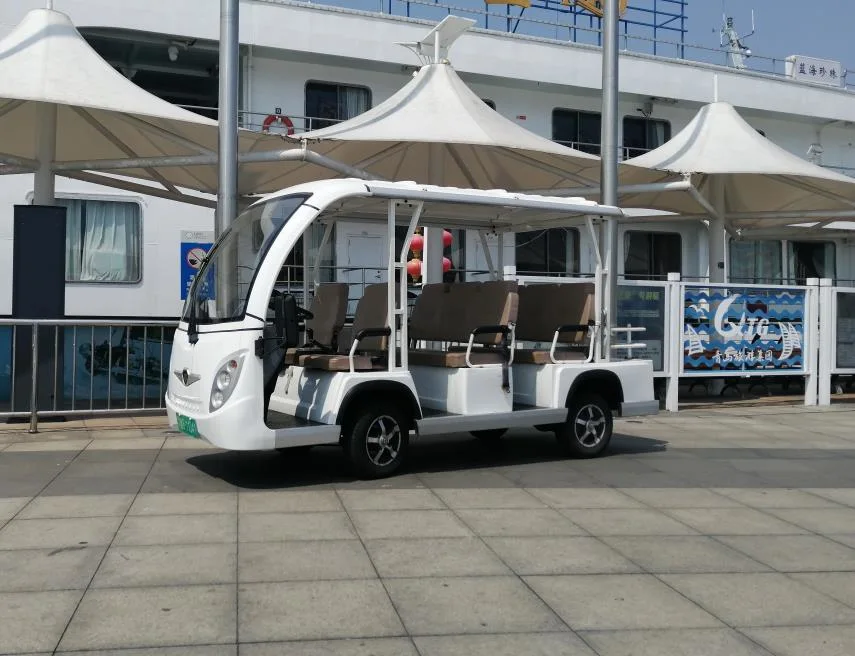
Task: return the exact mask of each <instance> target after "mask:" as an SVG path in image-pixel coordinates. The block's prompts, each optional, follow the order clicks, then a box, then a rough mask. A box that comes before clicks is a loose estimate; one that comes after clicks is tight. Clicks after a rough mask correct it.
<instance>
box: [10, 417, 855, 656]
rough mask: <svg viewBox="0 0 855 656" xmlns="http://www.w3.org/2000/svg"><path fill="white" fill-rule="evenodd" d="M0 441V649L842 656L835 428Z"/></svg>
mask: <svg viewBox="0 0 855 656" xmlns="http://www.w3.org/2000/svg"><path fill="white" fill-rule="evenodd" d="M24 428H25V427H24V426H21V425H14V424H12V425H2V424H0V654H53V653H57V654H71V653H75V654H90V655H91V654H113V655H116V656H148V655H150V654H164V655H166V656H169V655H172V654H176V655H177V654H189V655H190V656H208V655H217V656H220V655H223V656H225V655H229V656H237V654H238V653H239V654H241V655H244V654H248V655H250V656H265V655H270V656H272V655H274V654H275V655H277V656H279V655H286V656H287V655H292V654H293V655H297V654H299V655H300V656H320V655H332V654H335V655H336V656H338V655H342V656H369V655H374V656H399V655H402V656H406V655H417V654H420V655H421V656H458V655H459V656H464V655H465V656H480V655H489V656H505V655H513V656H518V655H526V654H540V655H543V656H593V655H599V656H630V655H632V656H670V655H674V656H760V655H765V656H769V655H770V654H774V655H776V656H819V655H821V656H851V655H852V654H855V407H853V406H846V405H841V406H834V407H832V408H831V409H828V410H815V409H814V410H809V409H805V408H798V407H789V406H778V407H765V408H764V407H738V408H730V409H706V410H690V411H686V412H681V413H679V414H677V415H667V414H664V413H663V414H661V415H659V416H657V417H654V418H645V419H639V420H621V421H619V422H617V424H616V431H617V436H616V437H615V439H614V441H613V448H612V451H611V453H610V454H609V455H608V456H607V457H603V458H599V459H596V460H567V459H564V458H562V457H561V456H560V455H559V453H558V451H557V448H556V446H555V444H554V441H553V440H552V439H551V437H550V436H549V435H545V434H542V433H536V432H534V433H531V432H526V431H520V432H514V433H512V434H509V435H508V436H507V437H506V438H505V439H504V440H502V442H501V443H499V444H485V443H483V442H481V441H478V440H475V439H473V438H471V437H469V436H468V435H453V436H448V437H444V438H442V439H440V440H436V441H430V442H427V441H425V442H424V443H420V444H417V445H415V446H414V448H413V449H412V452H411V453H412V462H411V464H410V466H409V467H408V469H407V471H406V472H404V473H402V474H401V475H400V476H397V477H394V478H391V479H386V480H382V481H374V482H366V481H357V480H354V479H353V478H352V477H351V476H350V475H349V473H348V470H347V467H346V464H345V462H344V459H343V458H342V456H341V454H340V453H339V451H338V450H337V449H336V448H332V447H330V448H327V447H324V448H317V449H314V450H313V451H311V452H309V453H308V454H307V455H304V456H300V457H287V456H283V455H281V454H278V453H275V452H272V453H268V452H263V453H225V452H222V451H219V450H217V449H213V448H210V447H208V446H206V445H205V444H203V443H200V442H199V441H195V440H191V439H188V438H185V437H182V436H179V435H176V434H174V433H172V432H170V431H168V430H167V428H166V427H165V423H164V420H163V418H161V417H140V418H131V419H128V418H125V419H99V420H87V421H78V422H68V423H53V424H43V425H42V432H41V433H39V434H37V435H29V434H27V433H26V432H25V430H24Z"/></svg>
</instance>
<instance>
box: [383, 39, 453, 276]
mask: <svg viewBox="0 0 855 656" xmlns="http://www.w3.org/2000/svg"><path fill="white" fill-rule="evenodd" d="M437 39H439V36H437ZM443 154H444V153H443V144H440V143H431V144H429V146H428V184H432V185H437V186H439V185H441V184H442V163H443ZM424 235H425V246H424V249H425V250H424V261H423V262H422V267H423V269H422V283H431V282H442V251H443V246H442V228H425V229H424ZM390 238H391V237H390Z"/></svg>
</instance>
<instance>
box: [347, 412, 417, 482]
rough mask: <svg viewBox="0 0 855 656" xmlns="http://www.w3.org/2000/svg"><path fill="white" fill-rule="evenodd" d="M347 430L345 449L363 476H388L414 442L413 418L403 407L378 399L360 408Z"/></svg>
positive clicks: (396, 469) (355, 468)
mask: <svg viewBox="0 0 855 656" xmlns="http://www.w3.org/2000/svg"><path fill="white" fill-rule="evenodd" d="M347 425H348V428H346V429H345V434H344V444H343V446H344V450H345V453H346V454H347V457H348V459H349V460H350V463H351V466H352V467H353V468H354V470H355V471H356V473H357V474H358V475H359V476H361V477H363V478H384V477H386V476H391V475H392V474H394V473H396V472H397V471H398V470H399V469H400V468H401V466H402V465H403V463H404V460H405V459H406V457H407V452H408V450H409V445H410V440H409V437H410V422H409V419H408V417H406V416H405V415H404V413H402V412H401V410H400V408H397V407H395V406H394V405H391V404H385V403H375V404H372V405H368V406H365V407H364V408H362V409H360V410H358V411H356V412H355V413H354V415H353V417H352V418H351V421H349V422H348V424H347Z"/></svg>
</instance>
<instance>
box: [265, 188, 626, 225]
mask: <svg viewBox="0 0 855 656" xmlns="http://www.w3.org/2000/svg"><path fill="white" fill-rule="evenodd" d="M299 193H311V194H312V200H311V201H310V204H311V205H313V206H316V207H319V208H321V209H326V210H328V211H329V212H331V213H335V212H336V209H337V207H341V209H340V211H341V214H342V216H347V215H352V214H353V213H356V214H358V215H360V216H362V217H366V218H367V216H368V215H372V216H377V218H382V217H384V216H385V213H386V209H385V207H386V203H385V202H383V201H386V200H399V201H401V202H409V203H418V202H424V203H425V212H424V213H423V216H422V220H421V221H420V222H421V223H424V224H428V225H429V224H430V223H432V221H431V219H432V218H433V217H434V216H435V220H436V222H437V223H438V224H442V225H449V226H450V225H451V224H452V223H453V224H454V225H456V226H459V227H472V228H478V227H483V226H484V225H485V223H489V224H490V225H492V226H494V227H502V228H505V229H507V230H510V231H516V230H526V229H529V226H533V225H545V224H546V223H553V222H556V221H559V220H560V218H562V217H563V218H567V217H568V216H573V215H576V216H608V217H617V218H622V217H623V216H624V213H623V211H622V210H621V209H620V208H617V207H614V206H608V205H600V204H599V203H597V202H595V201H591V200H587V199H585V198H564V197H560V196H543V195H534V194H526V193H521V192H511V191H506V190H504V189H489V190H482V189H463V188H457V187H438V186H434V185H426V184H419V183H416V182H386V181H376V180H359V179H355V178H344V179H332V180H320V181H317V182H310V183H306V184H301V185H297V186H294V187H289V188H287V189H283V190H281V191H278V192H275V193H273V194H269V195H267V196H265V197H263V198H262V199H260V200H259V201H258V202H259V203H261V202H266V201H269V200H273V199H276V198H278V197H282V196H288V195H292V194H299ZM348 199H354V201H355V202H352V203H343V202H344V201H347V200H348ZM360 199H361V200H360ZM377 201H380V202H379V203H378V202H377ZM460 205H464V206H469V207H470V210H469V211H467V212H466V213H465V214H459V212H453V214H454V218H453V219H452V218H451V216H450V215H449V213H448V212H449V210H451V209H452V208H451V207H449V206H458V210H459V206H460ZM478 208H481V209H480V210H479V209H478ZM502 209H504V210H507V211H506V212H502V211H498V212H497V210H502Z"/></svg>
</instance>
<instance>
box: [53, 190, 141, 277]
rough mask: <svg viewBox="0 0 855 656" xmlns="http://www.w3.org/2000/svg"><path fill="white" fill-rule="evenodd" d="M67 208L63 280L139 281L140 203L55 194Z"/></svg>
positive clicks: (59, 201) (58, 200) (59, 202)
mask: <svg viewBox="0 0 855 656" xmlns="http://www.w3.org/2000/svg"><path fill="white" fill-rule="evenodd" d="M56 202H57V203H58V204H60V205H62V206H64V207H65V208H66V229H65V280H66V282H105V283H106V282H112V283H119V282H124V283H129V282H139V281H140V279H141V272H142V243H141V241H142V240H141V222H140V206H139V205H138V204H137V203H129V202H123V201H112V200H110V201H106V200H90V199H86V198H57V200H56Z"/></svg>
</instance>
